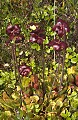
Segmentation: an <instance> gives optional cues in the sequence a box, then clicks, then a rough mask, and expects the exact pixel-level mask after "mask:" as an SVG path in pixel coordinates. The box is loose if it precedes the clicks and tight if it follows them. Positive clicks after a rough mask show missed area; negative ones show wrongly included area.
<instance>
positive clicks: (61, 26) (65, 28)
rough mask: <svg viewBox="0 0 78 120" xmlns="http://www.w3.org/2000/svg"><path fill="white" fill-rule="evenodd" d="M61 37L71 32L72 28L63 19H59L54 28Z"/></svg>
mask: <svg viewBox="0 0 78 120" xmlns="http://www.w3.org/2000/svg"><path fill="white" fill-rule="evenodd" d="M52 30H53V31H55V32H56V33H57V34H58V36H59V37H62V36H63V35H64V34H65V33H66V32H70V28H69V25H68V23H67V22H65V21H64V20H62V19H58V20H57V23H56V24H55V25H54V26H53V28H52Z"/></svg>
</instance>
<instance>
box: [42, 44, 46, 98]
mask: <svg viewBox="0 0 78 120" xmlns="http://www.w3.org/2000/svg"><path fill="white" fill-rule="evenodd" d="M42 66H43V71H42V79H43V81H42V90H43V100H44V96H45V93H46V88H45V74H44V73H45V57H44V45H42Z"/></svg>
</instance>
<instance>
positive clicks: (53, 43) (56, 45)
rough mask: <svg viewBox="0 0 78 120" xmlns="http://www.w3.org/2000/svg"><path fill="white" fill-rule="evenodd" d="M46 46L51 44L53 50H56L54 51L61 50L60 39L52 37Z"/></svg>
mask: <svg viewBox="0 0 78 120" xmlns="http://www.w3.org/2000/svg"><path fill="white" fill-rule="evenodd" d="M48 46H49V47H51V46H52V47H53V48H54V50H56V51H60V50H61V46H60V40H59V39H54V40H52V41H50V42H49V44H48Z"/></svg>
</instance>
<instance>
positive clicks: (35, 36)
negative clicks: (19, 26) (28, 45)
mask: <svg viewBox="0 0 78 120" xmlns="http://www.w3.org/2000/svg"><path fill="white" fill-rule="evenodd" d="M43 40H44V35H43V34H42V35H41V33H40V34H39V33H38V34H37V33H36V32H31V33H30V42H32V43H34V42H35V43H38V44H43Z"/></svg>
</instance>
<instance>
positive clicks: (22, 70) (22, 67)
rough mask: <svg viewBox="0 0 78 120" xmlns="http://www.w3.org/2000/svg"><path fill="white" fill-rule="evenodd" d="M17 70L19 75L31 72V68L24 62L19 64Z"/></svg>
mask: <svg viewBox="0 0 78 120" xmlns="http://www.w3.org/2000/svg"><path fill="white" fill-rule="evenodd" d="M18 70H19V73H20V75H22V76H27V75H28V74H29V73H30V72H31V68H30V67H29V66H27V65H26V64H22V65H20V67H19V69H18Z"/></svg>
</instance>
